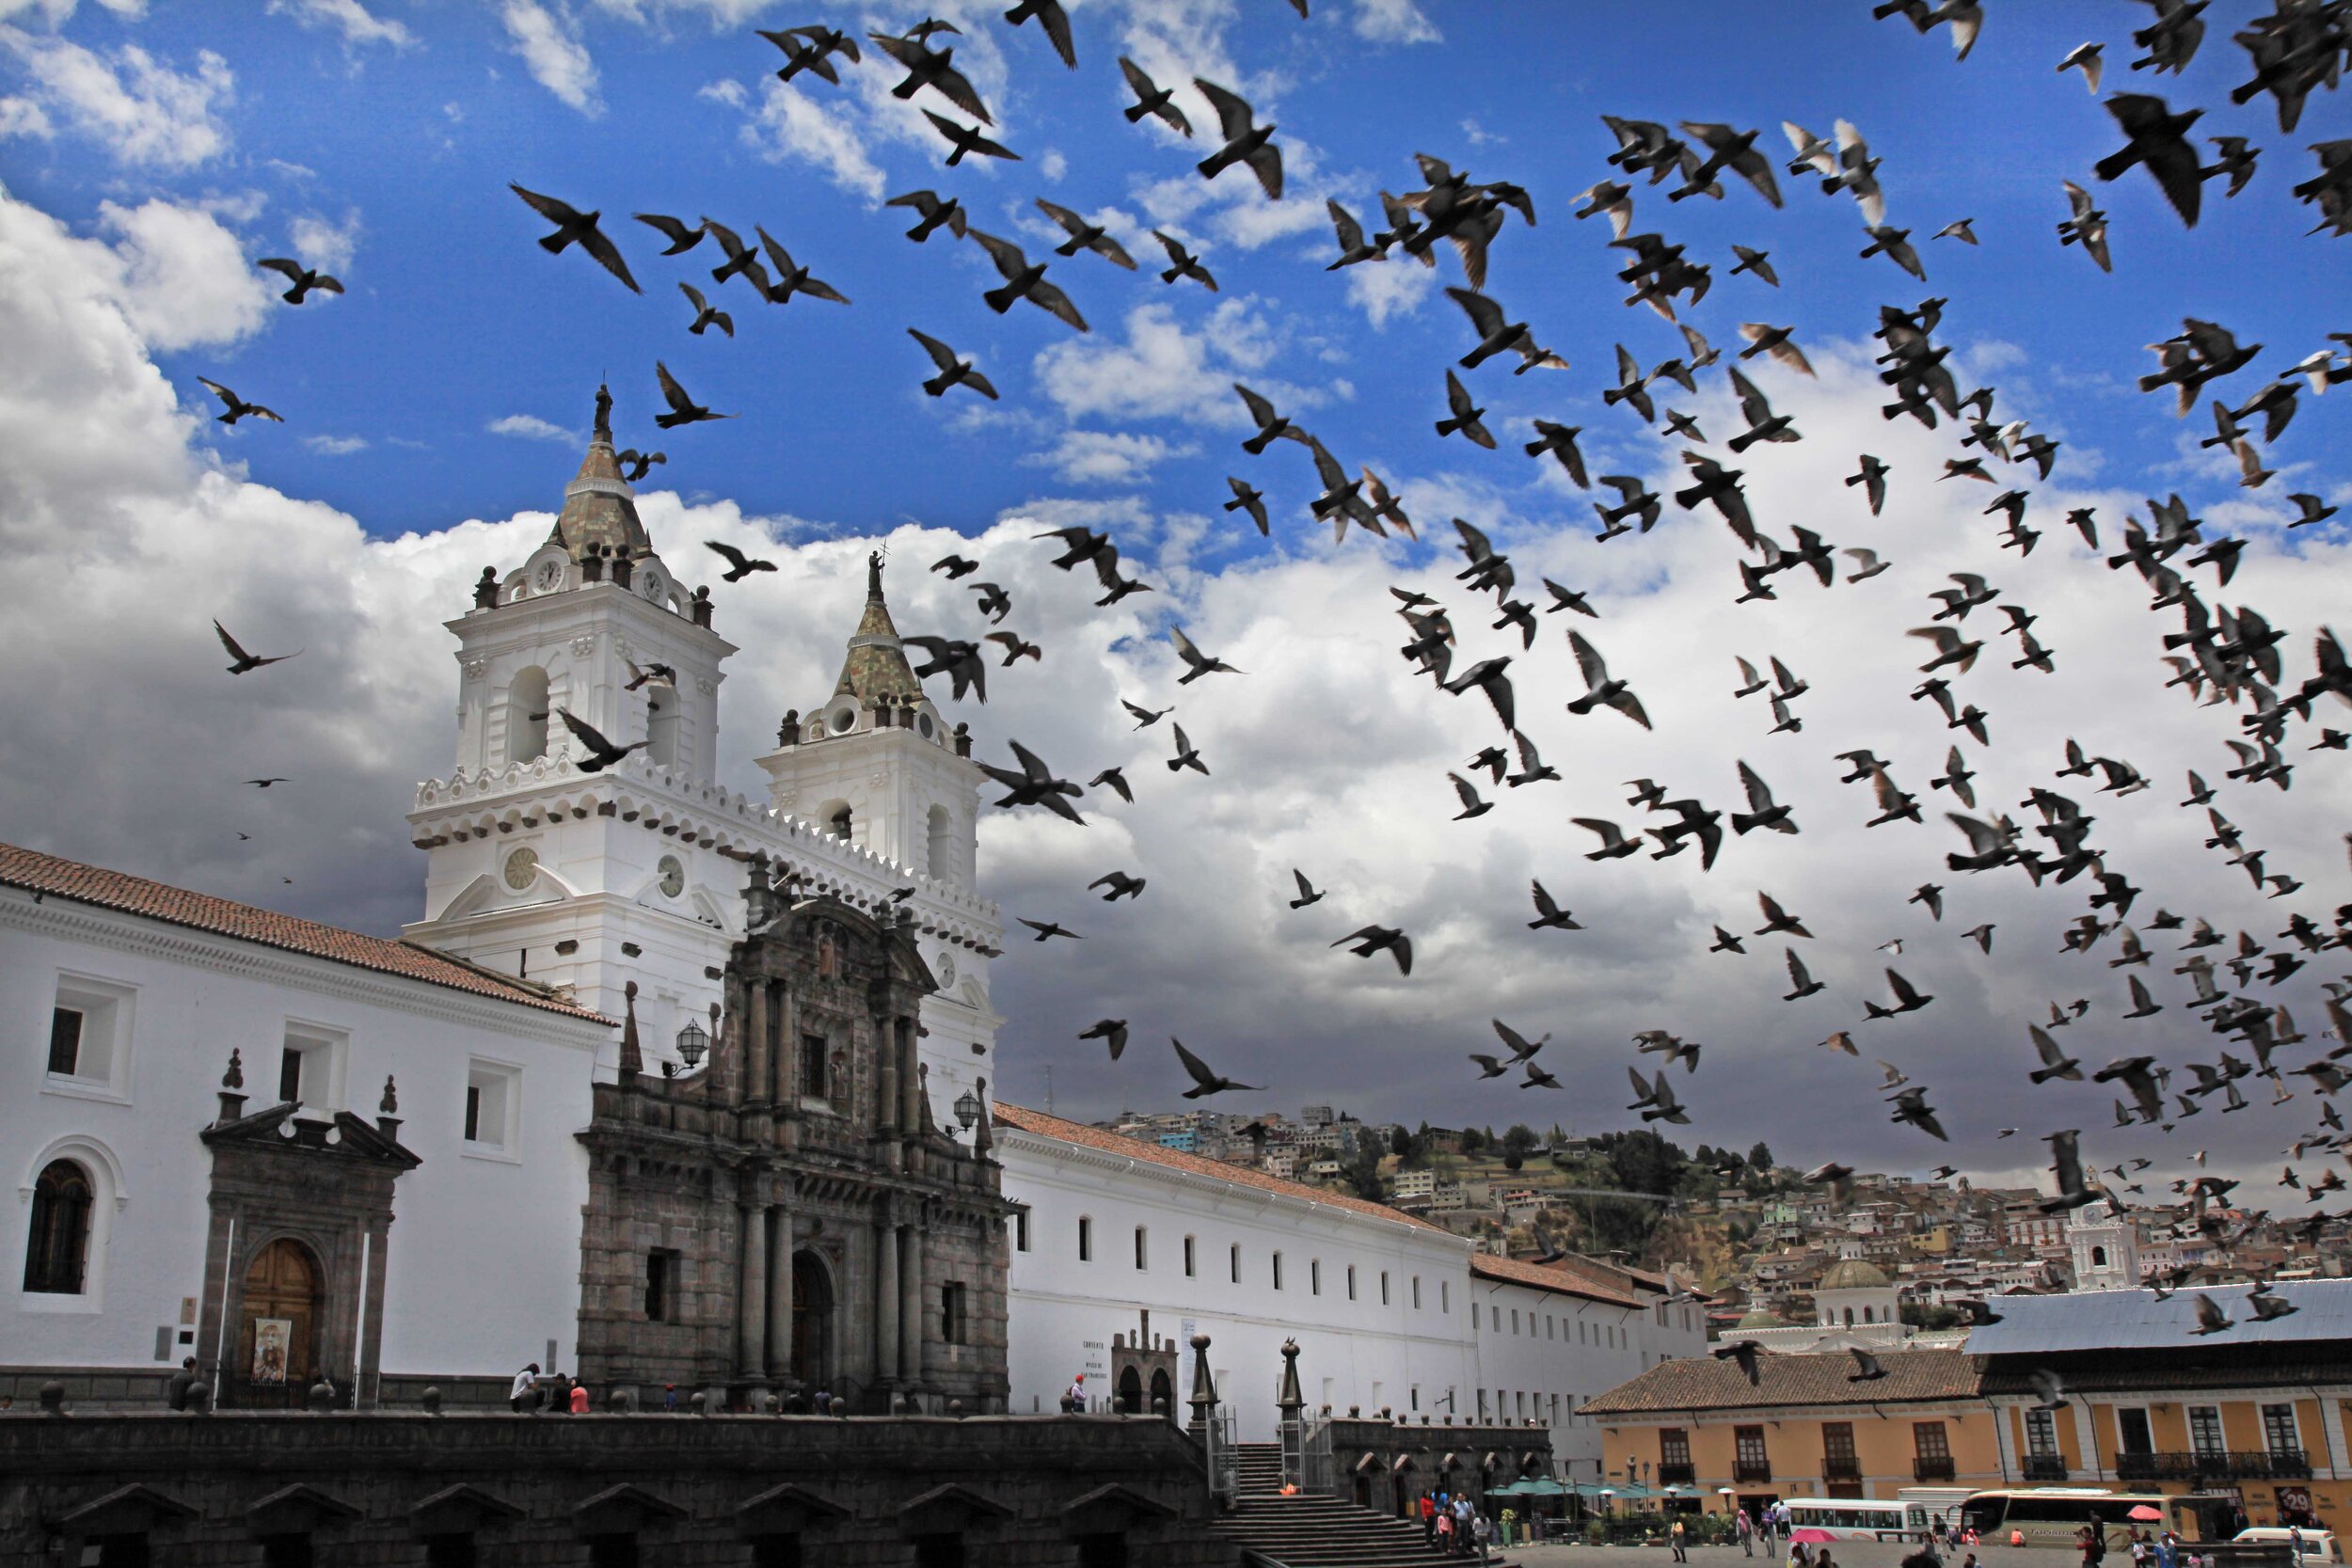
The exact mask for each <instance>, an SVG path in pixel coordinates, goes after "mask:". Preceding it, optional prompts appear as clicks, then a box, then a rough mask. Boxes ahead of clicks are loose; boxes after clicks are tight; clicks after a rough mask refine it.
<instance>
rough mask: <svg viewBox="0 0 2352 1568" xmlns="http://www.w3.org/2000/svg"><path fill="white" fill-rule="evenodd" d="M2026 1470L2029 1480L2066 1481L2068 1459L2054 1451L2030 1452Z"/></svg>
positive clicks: (2027, 1457) (2027, 1456)
mask: <svg viewBox="0 0 2352 1568" xmlns="http://www.w3.org/2000/svg"><path fill="white" fill-rule="evenodd" d="M2025 1471H2026V1480H2027V1481H2064V1480H2065V1479H2066V1461H2065V1460H2063V1459H2061V1458H2060V1457H2058V1455H2057V1454H2054V1453H2029V1454H2027V1455H2026V1463H2025Z"/></svg>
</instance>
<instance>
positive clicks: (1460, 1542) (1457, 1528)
mask: <svg viewBox="0 0 2352 1568" xmlns="http://www.w3.org/2000/svg"><path fill="white" fill-rule="evenodd" d="M1475 1513H1477V1510H1475V1509H1473V1508H1472V1507H1471V1506H1470V1494H1469V1493H1467V1492H1457V1493H1455V1494H1454V1550H1455V1551H1456V1552H1459V1553H1460V1554H1461V1555H1462V1556H1464V1557H1468V1556H1469V1555H1470V1519H1471V1517H1472V1516H1473V1515H1474V1514H1475Z"/></svg>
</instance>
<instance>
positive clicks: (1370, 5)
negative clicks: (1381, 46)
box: [1354, 0, 1445, 43]
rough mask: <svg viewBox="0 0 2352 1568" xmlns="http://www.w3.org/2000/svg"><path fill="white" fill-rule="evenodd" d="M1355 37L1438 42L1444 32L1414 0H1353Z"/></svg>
mask: <svg viewBox="0 0 2352 1568" xmlns="http://www.w3.org/2000/svg"><path fill="white" fill-rule="evenodd" d="M1354 26H1355V29H1356V36H1357V37H1358V38H1359V39H1366V40H1370V41H1372V42H1374V43H1438V42H1442V41H1443V40H1444V39H1445V35H1444V34H1443V33H1440V32H1439V31H1438V26H1437V24H1436V23H1434V22H1431V21H1430V20H1429V18H1428V17H1426V16H1424V15H1423V14H1422V8H1421V7H1420V6H1419V5H1418V4H1416V3H1415V0H1356V17H1355V22H1354Z"/></svg>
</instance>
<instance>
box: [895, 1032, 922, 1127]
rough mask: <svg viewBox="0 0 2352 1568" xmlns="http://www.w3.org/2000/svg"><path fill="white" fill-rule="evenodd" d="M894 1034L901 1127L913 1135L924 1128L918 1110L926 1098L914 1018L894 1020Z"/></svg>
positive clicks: (899, 1124) (920, 1112)
mask: <svg viewBox="0 0 2352 1568" xmlns="http://www.w3.org/2000/svg"><path fill="white" fill-rule="evenodd" d="M892 1033H893V1036H894V1038H893V1039H892V1040H891V1042H890V1043H891V1045H892V1046H894V1047H895V1048H896V1049H895V1050H894V1051H893V1053H892V1054H894V1055H895V1056H897V1057H898V1092H899V1096H900V1099H899V1101H898V1130H899V1132H901V1133H903V1134H905V1135H906V1136H909V1137H912V1136H914V1134H915V1133H917V1132H921V1131H922V1130H923V1113H922V1111H921V1110H920V1109H919V1106H920V1105H921V1102H922V1097H923V1075H922V1074H921V1073H920V1072H917V1071H916V1070H915V1062H916V1053H915V1048H914V1020H913V1019H907V1018H902V1019H898V1020H896V1021H895V1022H894V1026H893V1030H892Z"/></svg>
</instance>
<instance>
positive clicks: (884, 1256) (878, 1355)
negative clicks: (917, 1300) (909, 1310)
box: [874, 1224, 898, 1383]
mask: <svg viewBox="0 0 2352 1568" xmlns="http://www.w3.org/2000/svg"><path fill="white" fill-rule="evenodd" d="M897 1377H898V1227H895V1226H892V1225H888V1224H884V1225H881V1226H878V1227H875V1230H874V1380H875V1381H876V1382H877V1383H881V1382H883V1381H885V1380H890V1379H895V1378H897Z"/></svg>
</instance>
